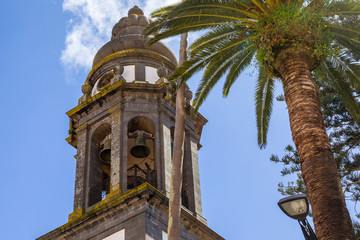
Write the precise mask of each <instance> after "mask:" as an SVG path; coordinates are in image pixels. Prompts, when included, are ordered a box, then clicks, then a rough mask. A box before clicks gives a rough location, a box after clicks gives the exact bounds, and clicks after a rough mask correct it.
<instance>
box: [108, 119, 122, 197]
mask: <svg viewBox="0 0 360 240" xmlns="http://www.w3.org/2000/svg"><path fill="white" fill-rule="evenodd" d="M120 121H121V119H120V113H115V114H113V115H112V116H111V165H110V166H111V167H110V171H111V176H110V179H111V183H110V192H116V191H119V190H120V161H121V150H122V148H121V137H120V131H121V130H120V127H121V124H120Z"/></svg>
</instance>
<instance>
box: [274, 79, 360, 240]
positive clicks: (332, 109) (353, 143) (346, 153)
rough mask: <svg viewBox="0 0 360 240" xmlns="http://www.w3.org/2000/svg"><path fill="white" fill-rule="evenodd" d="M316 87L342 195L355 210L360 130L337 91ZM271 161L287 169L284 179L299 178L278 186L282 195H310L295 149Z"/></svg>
mask: <svg viewBox="0 0 360 240" xmlns="http://www.w3.org/2000/svg"><path fill="white" fill-rule="evenodd" d="M316 83H317V85H318V89H319V93H320V102H321V110H322V113H323V117H324V122H325V126H326V130H327V132H328V134H329V138H330V143H331V147H332V151H333V154H334V157H335V160H336V164H337V167H338V170H339V176H340V178H341V184H342V187H343V194H344V196H345V198H346V199H347V200H349V201H352V202H353V203H354V204H355V207H356V206H357V204H358V203H359V201H360V126H359V123H358V122H357V121H355V120H354V118H353V117H352V116H351V115H350V114H349V112H348V110H347V109H346V107H345V105H344V104H343V102H342V99H341V98H340V97H339V96H338V95H337V93H336V91H335V89H334V88H332V87H331V86H329V85H327V84H325V83H323V82H320V81H317V82H316ZM353 95H354V96H355V97H356V99H357V100H358V101H359V94H358V93H356V92H353ZM277 99H278V100H279V101H283V96H279V97H278V98H277ZM270 160H271V161H273V162H275V163H281V164H282V165H283V166H284V167H283V169H282V170H281V175H282V176H294V175H295V176H296V180H295V181H289V182H288V183H287V184H284V183H283V182H280V183H279V184H278V191H279V192H280V193H281V194H282V195H285V196H288V195H294V194H299V193H305V194H306V193H307V192H306V187H305V184H304V180H303V178H302V177H301V165H300V158H299V155H298V153H297V151H296V149H295V148H294V147H293V146H291V145H288V146H286V147H285V154H284V155H283V156H282V157H281V158H279V157H278V156H277V155H272V156H271V157H270ZM355 218H356V219H354V228H355V231H356V236H357V239H360V225H359V223H358V221H359V220H360V214H359V213H357V214H356V216H355Z"/></svg>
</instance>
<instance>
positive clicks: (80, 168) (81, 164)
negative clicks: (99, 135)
mask: <svg viewBox="0 0 360 240" xmlns="http://www.w3.org/2000/svg"><path fill="white" fill-rule="evenodd" d="M76 134H77V135H78V140H77V141H78V145H77V157H76V177H75V193H74V212H75V211H76V210H79V209H83V208H84V207H85V196H86V189H85V188H86V166H87V154H86V153H87V147H88V146H87V138H88V129H87V125H83V126H81V127H79V128H78V129H77V131H76Z"/></svg>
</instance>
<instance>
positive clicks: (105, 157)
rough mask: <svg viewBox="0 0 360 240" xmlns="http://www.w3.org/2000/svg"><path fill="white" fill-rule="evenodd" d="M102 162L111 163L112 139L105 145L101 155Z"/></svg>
mask: <svg viewBox="0 0 360 240" xmlns="http://www.w3.org/2000/svg"><path fill="white" fill-rule="evenodd" d="M99 157H100V160H101V161H103V162H104V163H110V162H111V139H108V140H106V141H105V143H104V147H103V149H102V150H101V151H100V153H99Z"/></svg>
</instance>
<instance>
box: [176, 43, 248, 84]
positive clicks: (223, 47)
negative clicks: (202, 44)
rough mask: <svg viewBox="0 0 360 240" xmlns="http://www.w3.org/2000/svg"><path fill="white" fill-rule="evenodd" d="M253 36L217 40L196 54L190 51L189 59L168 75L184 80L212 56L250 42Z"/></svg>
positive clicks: (203, 65)
mask: <svg viewBox="0 0 360 240" xmlns="http://www.w3.org/2000/svg"><path fill="white" fill-rule="evenodd" d="M254 39H255V37H248V38H245V39H243V40H241V41H237V40H236V39H230V40H229V41H227V42H221V41H220V42H218V43H217V44H216V45H214V46H211V47H209V48H205V49H202V50H201V51H199V52H197V54H192V53H190V58H189V60H187V61H185V62H184V63H183V66H181V67H179V68H177V69H176V70H175V71H174V72H173V73H172V74H171V75H170V76H169V80H170V81H176V80H177V79H179V78H181V81H182V82H184V81H186V80H188V79H189V78H190V77H191V76H192V74H194V73H195V72H197V71H199V70H201V69H202V68H203V67H205V66H206V64H208V63H209V61H211V59H212V58H215V57H218V56H220V55H221V54H222V53H224V52H225V51H227V50H229V51H231V50H232V49H235V48H236V47H237V46H239V45H242V44H244V43H246V42H251V41H252V40H254Z"/></svg>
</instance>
